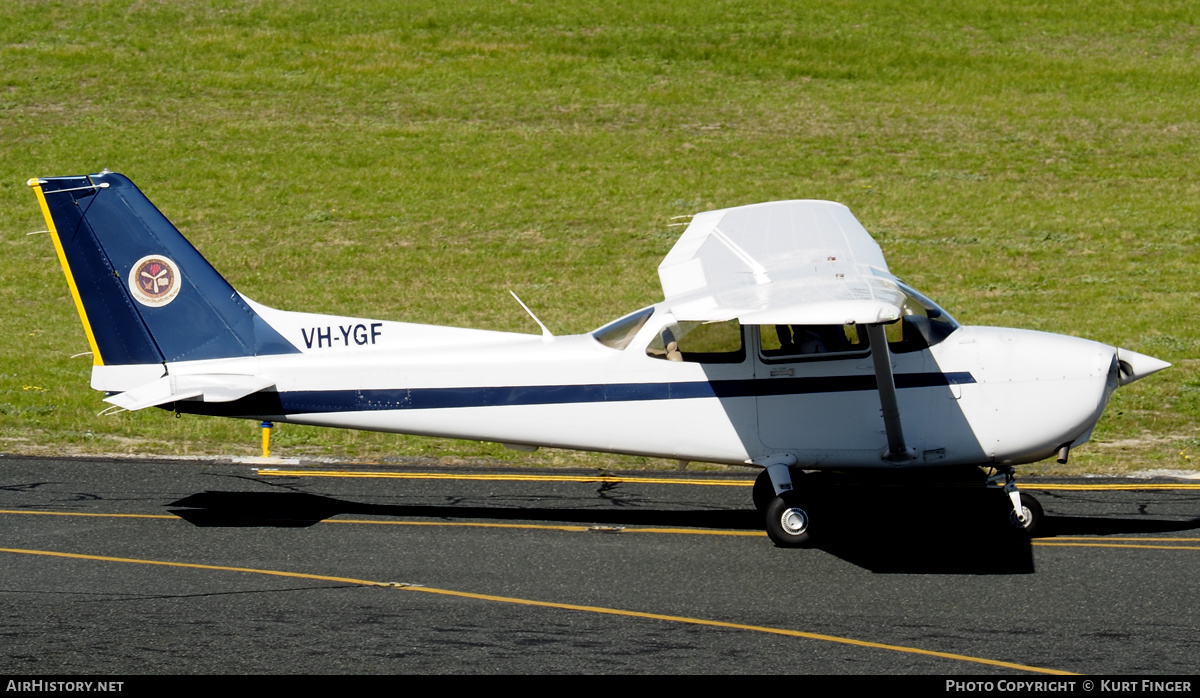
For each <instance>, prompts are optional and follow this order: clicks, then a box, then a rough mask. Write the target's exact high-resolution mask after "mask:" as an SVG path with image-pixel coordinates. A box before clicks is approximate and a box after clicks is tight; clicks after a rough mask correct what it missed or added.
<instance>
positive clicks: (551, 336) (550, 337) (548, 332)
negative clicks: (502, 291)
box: [508, 289, 554, 342]
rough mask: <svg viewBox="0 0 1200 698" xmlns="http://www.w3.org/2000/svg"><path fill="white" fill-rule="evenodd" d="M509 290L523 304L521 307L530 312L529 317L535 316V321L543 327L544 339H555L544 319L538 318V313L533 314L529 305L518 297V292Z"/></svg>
mask: <svg viewBox="0 0 1200 698" xmlns="http://www.w3.org/2000/svg"><path fill="white" fill-rule="evenodd" d="M508 292H509V293H511V294H512V297H513V299H514V300H516V301H517V302H518V303H520V304H521V307H522V308H524V309H525V312H527V313H529V317H531V318H533V321H534V322H536V323H537V324H538V327H540V328H542V341H545V342H549V341H550V340H552V339H554V335H552V334H550V330H549V329H548V328H547V327H546V326H545V325H544V324H542V321H541V320H539V319H538V316H537V315H534V314H533V311H532V310H530V309H529V306H527V305H525V303H523V302H522V301H521V299H520V298H517V294H516V292H514V291H513V290H512V289H509V290H508Z"/></svg>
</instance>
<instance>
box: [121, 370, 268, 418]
mask: <svg viewBox="0 0 1200 698" xmlns="http://www.w3.org/2000/svg"><path fill="white" fill-rule="evenodd" d="M274 384H275V382H274V381H272V380H271V379H269V378H263V377H261V376H239V375H229V374H213V373H210V374H201V375H195V376H176V375H166V376H163V377H162V378H159V379H158V380H156V381H154V382H152V383H147V384H145V385H143V386H139V387H137V388H134V389H133V390H126V391H125V392H123V393H117V394H116V395H110V396H108V397H106V398H104V401H105V402H108V403H112V404H114V405H116V406H117V407H122V408H124V409H127V410H130V411H132V410H140V409H143V408H145V407H155V406H157V405H165V404H167V403H169V402H177V401H179V400H192V399H196V398H199V399H201V400H203V401H204V402H232V401H233V400H237V399H239V398H243V397H246V396H247V395H250V394H252V393H257V392H258V391H260V390H265V389H267V388H270V387H272V386H273V385H274Z"/></svg>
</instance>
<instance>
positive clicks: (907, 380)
mask: <svg viewBox="0 0 1200 698" xmlns="http://www.w3.org/2000/svg"><path fill="white" fill-rule="evenodd" d="M895 381H896V387H897V388H900V389H906V388H930V387H938V386H949V385H963V384H969V383H974V382H975V377H974V376H972V375H971V374H970V373H968V372H965V371H964V372H958V373H901V374H897V375H896V376H895ZM875 389H876V384H875V376H872V375H859V376H821V377H814V378H770V379H742V380H717V381H688V382H679V383H613V384H604V383H596V384H589V385H518V386H492V387H469V388H393V389H378V390H293V391H287V392H281V393H255V394H254V395H251V396H248V397H245V398H242V399H241V400H237V401H235V402H228V403H202V402H188V401H185V402H178V403H175V404H174V407H175V408H176V409H178V410H179V411H181V412H199V413H202V414H222V415H228V416H252V415H271V414H273V415H288V414H306V413H320V412H373V411H380V410H430V409H444V408H450V407H505V406H517V405H566V404H574V403H590V402H634V401H642V400H686V399H695V398H739V397H765V396H782V395H811V394H817V393H844V392H858V391H864V390H875Z"/></svg>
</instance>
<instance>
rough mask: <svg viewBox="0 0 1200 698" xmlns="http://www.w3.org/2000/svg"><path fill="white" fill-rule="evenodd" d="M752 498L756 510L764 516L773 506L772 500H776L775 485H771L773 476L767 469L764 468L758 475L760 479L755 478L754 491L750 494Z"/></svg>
mask: <svg viewBox="0 0 1200 698" xmlns="http://www.w3.org/2000/svg"><path fill="white" fill-rule="evenodd" d="M750 498H751V499H753V500H754V509H755V510H756V511H757V512H758V513H760V514H762V513H763V512H765V511H766V510H767V507H769V506H771V500H772V499H775V485H772V484H771V476H770V475H768V474H767V469H766V468H763V469H762V470H761V471H759V473H758V477H756V478H754V489H753V490H751V492H750Z"/></svg>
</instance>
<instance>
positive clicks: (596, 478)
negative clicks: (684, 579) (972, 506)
mask: <svg viewBox="0 0 1200 698" xmlns="http://www.w3.org/2000/svg"><path fill="white" fill-rule="evenodd" d="M257 472H258V474H259V475H263V476H268V477H345V478H356V477H361V478H392V479H399V480H482V481H488V480H495V481H501V480H506V481H514V482H615V483H616V482H641V483H648V484H653V485H710V486H716V487H753V486H754V481H753V480H699V479H695V480H684V479H680V478H666V477H616V476H612V475H515V474H507V475H484V474H480V475H472V474H470V473H402V472H395V471H389V470H374V471H372V470H276V469H273V468H258V469H257ZM972 487H974V486H972ZM1020 487H1021V489H1024V490H1033V491H1037V492H1049V491H1054V490H1064V491H1076V492H1087V491H1095V492H1102V491H1109V490H1129V491H1138V490H1200V483H1196V484H1192V483H1178V484H1161V483H1147V484H1140V485H1138V484H1129V485H1125V484H1119V485H1110V484H1095V485H1078V484H1053V483H1048V484H1041V485H1039V484H1036V483H1028V482H1025V483H1020Z"/></svg>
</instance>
